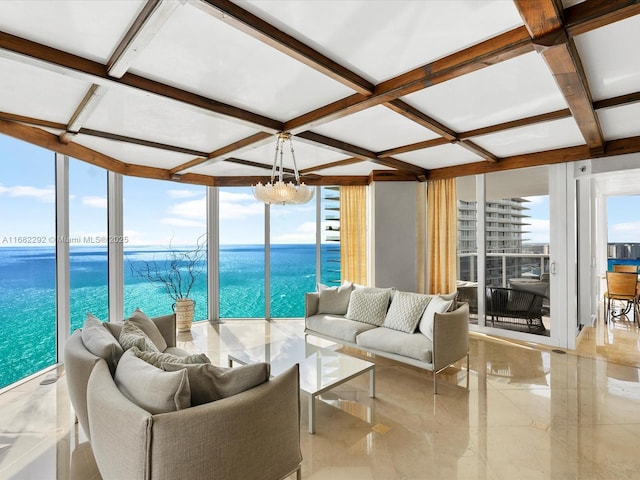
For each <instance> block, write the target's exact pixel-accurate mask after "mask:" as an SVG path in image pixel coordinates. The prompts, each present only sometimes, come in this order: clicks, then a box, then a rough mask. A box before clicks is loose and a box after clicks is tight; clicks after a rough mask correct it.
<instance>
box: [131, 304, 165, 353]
mask: <svg viewBox="0 0 640 480" xmlns="http://www.w3.org/2000/svg"><path fill="white" fill-rule="evenodd" d="M127 320H129V322H130V323H132V324H134V325H135V326H136V327H138V328H139V329H140V330H142V331H143V332H144V333H145V334H146V335H147V337H149V338H150V339H151V341H152V342H153V344H154V345H155V346H156V347H157V348H158V350H159V351H161V352H164V351H165V350H166V349H167V342H166V341H165V339H164V337H163V336H162V333H160V330H159V329H158V327H157V326H156V324H155V323H153V320H151V319H150V318H149V317H147V316H146V315H145V314H144V312H143V311H142V310H140V309H139V308H136V309H135V311H134V312H133V314H132V315H131V316H130V317H129V318H128V319H127Z"/></svg>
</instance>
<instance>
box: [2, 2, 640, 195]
mask: <svg viewBox="0 0 640 480" xmlns="http://www.w3.org/2000/svg"><path fill="white" fill-rule="evenodd" d="M639 45H640V0H608V1H600V0H586V1H583V2H579V1H575V0H564V2H563V3H561V2H560V1H557V0H514V1H510V0H496V1H482V0H468V1H458V0H443V1H436V0H428V1H427V0H425V1H420V0H410V1H401V0H389V1H385V0H377V1H365V0H361V1H354V0H341V1H338V0H335V1H334V0H307V1H300V0H250V1H235V2H230V1H226V0H164V1H163V0H148V1H144V0H92V1H89V0H85V1H83V0H46V1H45V0H43V1H37V0H30V1H23V0H15V1H14V0H3V1H2V2H0V92H2V94H1V95H0V133H2V134H5V135H9V136H12V137H16V138H20V139H23V140H25V141H28V142H31V143H34V144H37V145H41V146H43V147H45V148H49V149H51V150H55V151H58V152H61V153H64V154H67V155H69V156H72V157H74V158H78V159H81V160H85V161H87V162H91V163H93V164H96V165H99V166H103V167H105V168H109V169H111V170H114V171H117V172H120V173H123V174H127V175H135V176H145V177H150V178H159V179H166V180H176V181H181V182H188V183H199V184H205V185H220V186H229V185H251V184H253V183H256V182H257V181H258V180H262V181H264V180H265V178H266V177H268V176H269V175H270V173H271V164H272V159H273V150H274V148H275V135H274V134H275V133H276V132H278V131H289V132H291V133H292V134H293V135H294V137H293V142H294V147H295V151H296V160H297V165H298V168H299V169H300V170H301V173H302V175H303V178H304V181H305V182H306V183H308V184H312V185H321V184H323V185H330V184H365V183H367V182H370V181H371V180H372V179H379V180H384V179H397V180H418V181H424V180H425V179H428V178H445V177H452V176H461V175H469V174H474V173H482V172H491V171H499V170H507V169H512V168H520V167H525V166H534V165H544V164H550V163H557V162H565V161H573V160H581V159H587V158H603V161H606V158H607V157H610V156H613V155H619V154H625V153H634V152H639V151H640V48H638V46H639ZM287 160H288V159H286V158H285V163H286V161H287ZM286 166H287V167H289V168H292V165H291V164H289V165H286Z"/></svg>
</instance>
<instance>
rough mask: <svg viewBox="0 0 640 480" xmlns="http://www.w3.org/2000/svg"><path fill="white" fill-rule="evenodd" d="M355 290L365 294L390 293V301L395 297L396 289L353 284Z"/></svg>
mask: <svg viewBox="0 0 640 480" xmlns="http://www.w3.org/2000/svg"><path fill="white" fill-rule="evenodd" d="M353 289H354V290H361V291H363V292H374V293H378V292H387V293H389V301H391V300H393V295H394V294H395V291H396V289H395V288H392V287H369V286H367V285H360V284H358V283H354V284H353Z"/></svg>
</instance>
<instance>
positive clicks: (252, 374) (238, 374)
mask: <svg viewBox="0 0 640 480" xmlns="http://www.w3.org/2000/svg"><path fill="white" fill-rule="evenodd" d="M162 369H163V370H165V371H167V372H177V371H179V370H180V369H185V370H186V372H187V376H188V378H189V386H190V388H191V405H192V406H195V405H202V404H204V403H209V402H214V401H216V400H220V399H221V398H226V397H230V396H232V395H236V394H238V393H240V392H244V391H245V390H249V389H250V388H253V387H257V386H258V385H260V384H262V383H264V382H266V381H267V380H269V375H270V373H271V365H269V364H268V363H254V364H250V365H242V366H240V367H235V368H224V367H217V366H215V365H211V364H210V363H203V364H191V365H180V364H177V363H165V362H163V363H162Z"/></svg>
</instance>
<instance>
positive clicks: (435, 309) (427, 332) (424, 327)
mask: <svg viewBox="0 0 640 480" xmlns="http://www.w3.org/2000/svg"><path fill="white" fill-rule="evenodd" d="M452 303H453V300H445V299H444V298H442V297H441V296H440V295H437V296H435V297H433V298H432V299H431V301H430V302H429V305H427V308H426V309H425V310H424V313H423V314H422V318H421V319H420V325H419V326H418V328H419V330H420V332H421V333H422V334H423V335H424V336H426V337H427V338H428V339H429V340H433V317H434V315H435V314H436V313H445V312H446V311H447V310H449V308H450V307H451V304H452Z"/></svg>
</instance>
